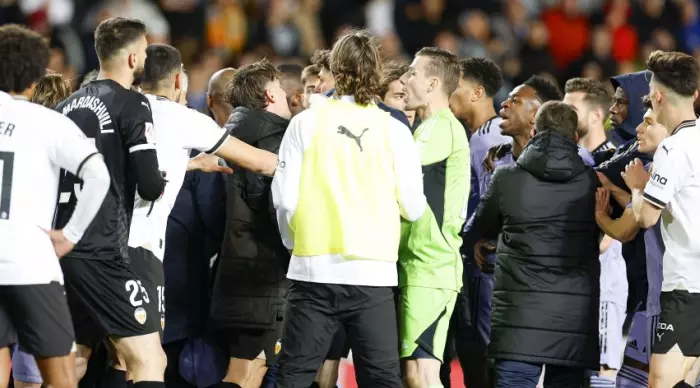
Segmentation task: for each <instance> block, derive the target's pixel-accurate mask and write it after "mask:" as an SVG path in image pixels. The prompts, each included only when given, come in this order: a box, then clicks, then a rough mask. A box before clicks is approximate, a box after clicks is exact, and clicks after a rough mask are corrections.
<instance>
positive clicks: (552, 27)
mask: <svg viewBox="0 0 700 388" xmlns="http://www.w3.org/2000/svg"><path fill="white" fill-rule="evenodd" d="M542 21H543V22H544V24H545V25H546V26H547V28H548V29H549V35H550V39H549V44H550V46H549V47H550V51H551V53H552V56H553V57H554V63H555V64H556V65H557V68H558V69H559V70H563V69H564V68H566V66H567V65H569V64H570V63H571V62H573V61H575V60H576V59H578V58H579V57H581V55H583V52H584V51H585V50H586V47H587V45H588V40H589V28H588V18H587V17H586V16H585V15H583V14H581V13H580V11H579V9H578V8H577V7H576V0H560V2H559V6H558V7H556V8H552V9H549V10H547V11H545V12H544V14H543V15H542ZM564 31H566V32H564Z"/></svg>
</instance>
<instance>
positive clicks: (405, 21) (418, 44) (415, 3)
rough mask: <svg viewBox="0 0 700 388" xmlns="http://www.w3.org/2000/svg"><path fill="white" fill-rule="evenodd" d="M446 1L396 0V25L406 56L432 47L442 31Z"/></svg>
mask: <svg viewBox="0 0 700 388" xmlns="http://www.w3.org/2000/svg"><path fill="white" fill-rule="evenodd" d="M444 8H445V1H444V0H395V2H394V23H395V25H396V32H397V34H398V35H399V37H400V38H401V44H402V45H403V47H404V49H405V50H406V54H408V55H409V56H412V55H413V54H415V53H416V52H417V51H418V50H420V49H421V48H423V47H425V46H430V45H431V43H432V42H433V39H434V38H435V36H436V35H437V32H438V31H440V30H441V28H440V20H441V18H442V15H443V12H444Z"/></svg>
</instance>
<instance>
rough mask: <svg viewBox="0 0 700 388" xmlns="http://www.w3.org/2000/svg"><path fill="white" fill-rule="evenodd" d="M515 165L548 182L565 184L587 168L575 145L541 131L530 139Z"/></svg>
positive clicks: (553, 132) (559, 136)
mask: <svg viewBox="0 0 700 388" xmlns="http://www.w3.org/2000/svg"><path fill="white" fill-rule="evenodd" d="M516 163H517V164H518V165H519V166H520V167H522V168H523V169H525V170H526V171H528V172H529V173H530V174H532V175H534V176H535V177H537V178H538V179H541V180H544V181H548V182H566V181H568V180H570V179H572V178H573V177H575V176H577V175H580V174H582V173H583V172H584V171H586V168H587V167H586V165H585V164H584V162H583V160H582V159H581V157H580V156H579V149H578V146H577V145H576V143H574V141H573V140H569V139H567V138H565V137H564V136H562V135H560V134H559V133H557V132H555V131H543V132H541V133H538V134H537V135H536V136H535V137H533V138H532V139H530V141H529V142H528V144H527V146H526V147H525V149H524V150H523V153H522V154H521V155H520V157H518V160H517V161H516Z"/></svg>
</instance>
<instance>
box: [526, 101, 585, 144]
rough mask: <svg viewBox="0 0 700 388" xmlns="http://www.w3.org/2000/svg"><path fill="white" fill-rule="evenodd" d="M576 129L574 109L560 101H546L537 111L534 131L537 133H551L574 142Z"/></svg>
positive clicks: (576, 118) (576, 117)
mask: <svg viewBox="0 0 700 388" xmlns="http://www.w3.org/2000/svg"><path fill="white" fill-rule="evenodd" d="M577 129H578V115H577V114H576V109H574V107H573V106H571V105H569V104H565V103H563V102H561V101H554V100H552V101H547V102H545V103H544V104H542V106H541V107H540V109H539V110H538V111H537V116H536V117H535V130H536V131H537V133H540V132H546V131H553V132H557V133H559V134H561V135H562V136H564V137H566V138H567V139H571V140H574V139H575V138H576V131H577Z"/></svg>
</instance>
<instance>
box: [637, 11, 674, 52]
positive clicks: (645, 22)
mask: <svg viewBox="0 0 700 388" xmlns="http://www.w3.org/2000/svg"><path fill="white" fill-rule="evenodd" d="M631 21H632V25H634V27H635V28H636V29H637V35H638V36H639V41H640V42H642V43H646V42H649V41H651V40H652V39H653V35H654V33H655V32H656V31H657V30H658V29H663V30H666V31H668V32H670V33H671V35H672V36H673V38H674V39H676V40H678V37H679V36H680V26H681V23H680V21H681V14H680V10H679V8H678V6H677V5H676V4H675V3H674V2H673V1H668V0H640V1H637V2H634V11H633V14H632V20H631ZM644 58H646V57H644Z"/></svg>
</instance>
